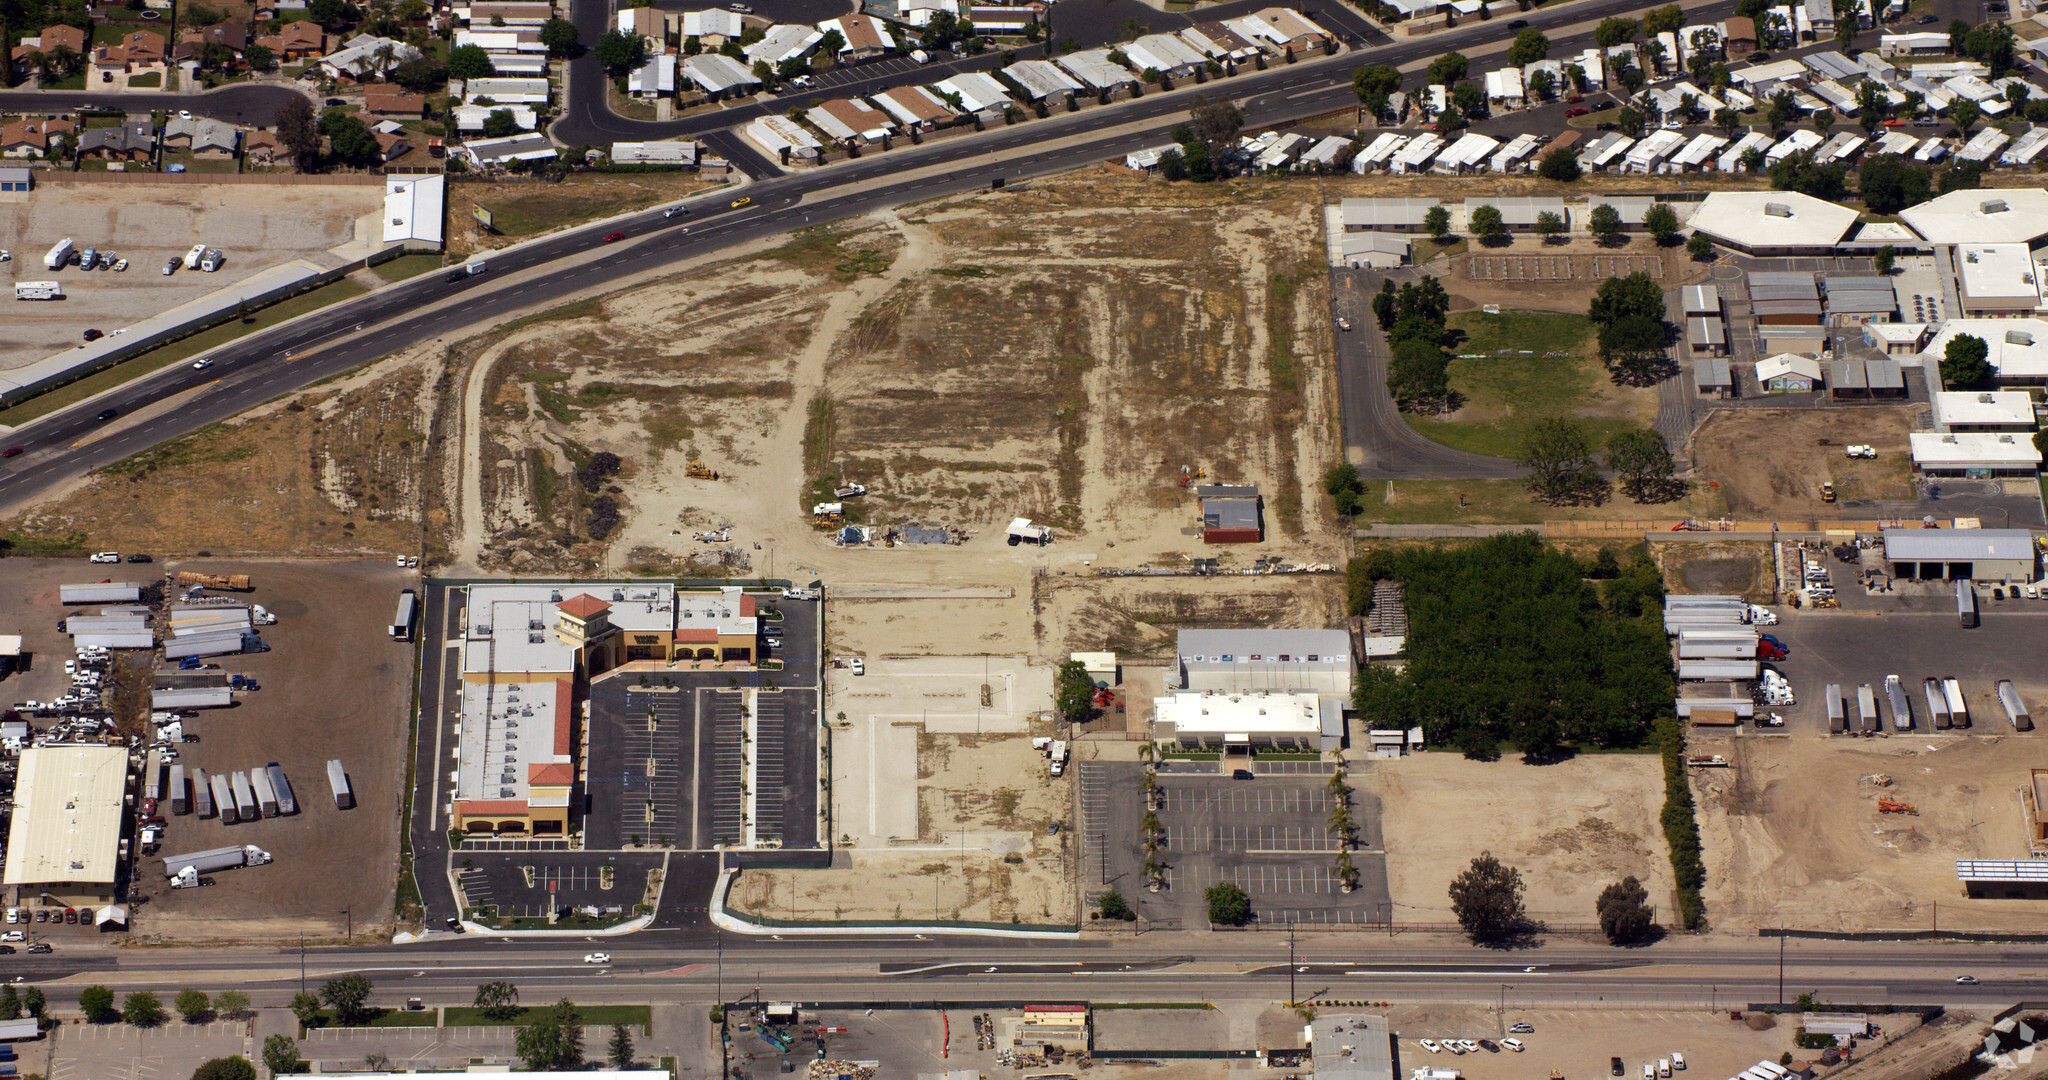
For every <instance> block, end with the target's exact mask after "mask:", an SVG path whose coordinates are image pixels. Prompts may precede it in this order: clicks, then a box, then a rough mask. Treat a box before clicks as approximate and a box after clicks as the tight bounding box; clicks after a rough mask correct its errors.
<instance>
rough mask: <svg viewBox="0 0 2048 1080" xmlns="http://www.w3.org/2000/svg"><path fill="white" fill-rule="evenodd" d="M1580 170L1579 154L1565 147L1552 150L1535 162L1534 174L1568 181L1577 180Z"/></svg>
mask: <svg viewBox="0 0 2048 1080" xmlns="http://www.w3.org/2000/svg"><path fill="white" fill-rule="evenodd" d="M1582 172H1583V170H1582V169H1580V167H1579V156H1578V155H1577V154H1574V153H1572V152H1571V151H1570V150H1569V149H1567V148H1565V147H1559V148H1557V149H1555V150H1552V151H1551V152H1549V153H1547V154H1545V155H1543V158H1542V159H1541V160H1540V161H1538V162H1537V163H1536V175H1538V176H1540V177H1542V178H1543V179H1545V180H1556V181H1560V182H1563V183H1570V182H1571V181H1573V180H1577V179H1578V178H1579V176H1580V174H1581V173H1582Z"/></svg>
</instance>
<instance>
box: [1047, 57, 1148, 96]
mask: <svg viewBox="0 0 2048 1080" xmlns="http://www.w3.org/2000/svg"><path fill="white" fill-rule="evenodd" d="M1054 63H1057V64H1058V65H1059V66H1060V67H1062V68H1065V69H1066V71H1067V73H1068V74H1069V75H1072V76H1073V77H1074V78H1076V79H1079V80H1081V82H1082V83H1083V84H1085V85H1087V86H1089V87H1091V88H1093V89H1096V90H1107V89H1111V88H1113V87H1118V86H1123V85H1124V84H1126V83H1131V82H1136V81H1137V76H1135V75H1132V74H1131V73H1130V72H1129V71H1126V70H1124V69H1123V68H1121V67H1118V66H1117V65H1116V64H1115V63H1113V62H1111V60H1110V59H1109V50H1108V49H1084V50H1082V51H1080V52H1077V53H1068V54H1067V55H1065V56H1062V57H1059V58H1058V59H1057V60H1055V61H1054Z"/></svg>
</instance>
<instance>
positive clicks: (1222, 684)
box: [1175, 629, 1355, 697]
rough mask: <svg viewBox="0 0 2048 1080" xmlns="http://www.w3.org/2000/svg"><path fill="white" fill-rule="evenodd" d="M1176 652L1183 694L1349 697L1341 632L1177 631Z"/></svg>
mask: <svg viewBox="0 0 2048 1080" xmlns="http://www.w3.org/2000/svg"><path fill="white" fill-rule="evenodd" d="M1175 649H1176V651H1177V653H1178V655H1179V658H1180V659H1179V665H1180V672H1179V675H1180V679H1179V684H1180V685H1179V688H1182V689H1188V690H1235V691H1244V690H1299V691H1305V692H1308V693H1314V694H1322V695H1325V696H1333V697H1349V696H1350V694H1351V679H1352V674H1353V672H1354V670H1355V669H1354V667H1353V665H1352V662H1351V635H1350V634H1349V633H1347V632H1345V631H1343V630H1266V629H1259V630H1182V631H1180V633H1179V635H1178V638H1177V644H1176V645H1175Z"/></svg>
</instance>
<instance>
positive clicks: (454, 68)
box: [448, 45, 498, 82]
mask: <svg viewBox="0 0 2048 1080" xmlns="http://www.w3.org/2000/svg"><path fill="white" fill-rule="evenodd" d="M497 73H498V69H497V68H496V67H495V66H493V65H492V63H491V54H490V53H487V52H485V51H484V48H483V46H481V45H457V46H455V47H454V48H452V49H450V50H448V77H449V78H451V79H457V80H460V81H462V82H468V81H470V80H471V79H488V78H490V77H491V76H493V75H496V74H497Z"/></svg>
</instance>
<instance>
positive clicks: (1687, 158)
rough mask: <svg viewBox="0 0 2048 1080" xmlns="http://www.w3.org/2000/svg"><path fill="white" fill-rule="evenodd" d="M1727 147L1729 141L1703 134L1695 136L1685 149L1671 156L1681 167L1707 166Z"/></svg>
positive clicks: (1707, 133)
mask: <svg viewBox="0 0 2048 1080" xmlns="http://www.w3.org/2000/svg"><path fill="white" fill-rule="evenodd" d="M1726 145H1728V140H1727V139H1724V138H1722V137H1721V136H1719V135H1715V134H1713V133H1711V132H1701V133H1700V134H1698V135H1695V136H1693V138H1692V141H1691V142H1689V143H1687V144H1685V149H1683V150H1680V151H1679V152H1678V153H1676V154H1673V155H1671V160H1672V161H1674V162H1676V163H1678V164H1680V165H1705V164H1706V163H1707V161H1708V159H1710V158H1712V157H1713V156H1714V155H1715V154H1716V153H1718V152H1719V151H1720V149H1721V148H1722V147H1724V146H1726Z"/></svg>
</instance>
